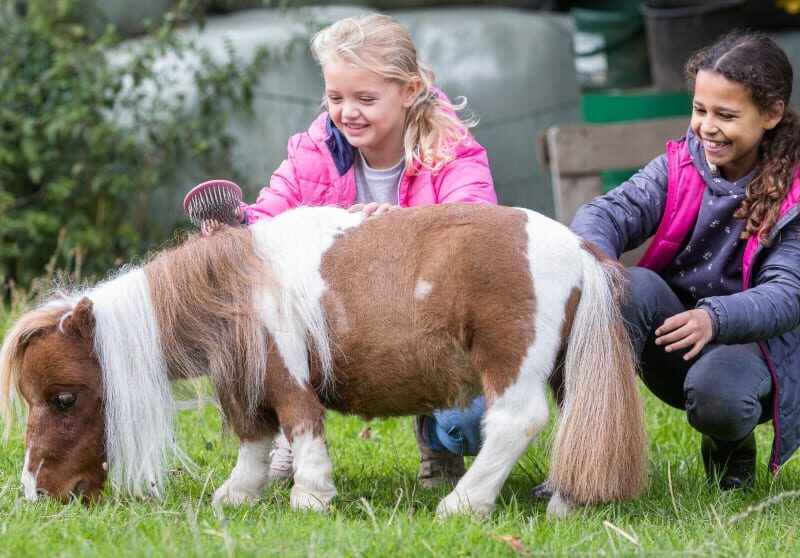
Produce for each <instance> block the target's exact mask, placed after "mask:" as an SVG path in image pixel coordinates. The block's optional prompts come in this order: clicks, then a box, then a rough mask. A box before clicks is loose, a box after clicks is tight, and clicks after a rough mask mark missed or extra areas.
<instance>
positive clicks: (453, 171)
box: [436, 138, 497, 204]
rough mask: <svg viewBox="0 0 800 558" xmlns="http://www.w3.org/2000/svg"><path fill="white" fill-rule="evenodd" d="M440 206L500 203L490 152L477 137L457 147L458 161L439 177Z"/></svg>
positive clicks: (438, 193) (452, 162)
mask: <svg viewBox="0 0 800 558" xmlns="http://www.w3.org/2000/svg"><path fill="white" fill-rule="evenodd" d="M436 182H438V184H439V187H438V192H437V197H438V202H439V203H487V204H497V194H496V193H495V190H494V181H493V180H492V173H491V171H490V170H489V159H488V158H487V156H486V150H485V149H484V148H483V146H482V145H481V144H479V143H478V142H477V141H476V140H475V139H474V138H471V139H470V141H469V142H468V143H467V144H461V145H459V146H458V147H457V148H456V158H455V159H454V160H453V161H451V162H450V163H449V164H448V165H447V167H445V169H444V170H443V171H442V172H441V173H440V174H439V176H438V177H437V180H436Z"/></svg>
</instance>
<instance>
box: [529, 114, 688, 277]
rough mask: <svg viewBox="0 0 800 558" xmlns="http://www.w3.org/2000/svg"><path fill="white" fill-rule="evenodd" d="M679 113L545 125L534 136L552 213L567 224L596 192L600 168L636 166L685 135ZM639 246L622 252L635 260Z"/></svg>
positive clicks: (629, 261)
mask: <svg viewBox="0 0 800 558" xmlns="http://www.w3.org/2000/svg"><path fill="white" fill-rule="evenodd" d="M688 124H689V123H688V119H687V118H686V117H685V116H680V117H671V118H658V119H649V120H639V121H636V122H624V123H616V124H580V125H569V126H551V127H550V128H548V129H547V130H546V131H545V132H544V133H543V134H542V136H541V137H540V141H539V160H540V162H541V164H542V166H543V167H545V168H547V169H549V170H550V176H551V178H552V182H553V201H554V204H555V217H556V219H557V220H558V221H560V222H562V223H564V224H567V225H569V223H570V222H571V221H572V218H573V217H574V216H575V213H576V212H577V211H578V208H580V206H582V205H583V204H585V203H586V202H588V201H591V200H592V199H593V198H595V197H597V196H599V195H600V194H601V191H600V185H601V183H600V173H601V172H603V171H610V170H617V169H627V168H642V167H644V166H645V165H646V164H647V163H649V162H650V161H651V160H652V159H653V158H654V157H656V156H658V155H659V154H661V153H664V152H665V145H666V143H667V141H668V140H669V139H672V138H679V137H681V136H682V135H684V134H685V133H686V128H687V127H688ZM644 248H645V246H642V247H640V248H639V249H637V250H633V251H631V252H629V253H627V254H625V255H624V256H623V258H622V261H623V262H625V263H627V264H632V263H634V262H635V261H638V258H639V256H640V255H641V254H642V253H643V251H644Z"/></svg>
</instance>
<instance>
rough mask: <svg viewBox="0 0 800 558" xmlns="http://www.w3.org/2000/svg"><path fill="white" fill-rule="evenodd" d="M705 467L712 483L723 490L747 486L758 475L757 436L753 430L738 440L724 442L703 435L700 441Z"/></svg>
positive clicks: (707, 476)
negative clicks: (716, 483)
mask: <svg viewBox="0 0 800 558" xmlns="http://www.w3.org/2000/svg"><path fill="white" fill-rule="evenodd" d="M700 454H701V455H702V456H703V467H704V468H705V471H706V478H707V479H708V481H709V482H710V483H713V482H718V483H719V487H720V489H722V490H736V489H739V488H746V487H747V486H749V485H750V484H752V483H753V480H754V479H755V476H756V436H755V434H754V433H753V432H751V433H750V434H749V435H748V436H746V437H745V438H744V439H742V440H740V441H738V442H722V441H720V440H715V439H714V438H712V437H711V436H705V435H704V436H703V439H702V442H701V443H700Z"/></svg>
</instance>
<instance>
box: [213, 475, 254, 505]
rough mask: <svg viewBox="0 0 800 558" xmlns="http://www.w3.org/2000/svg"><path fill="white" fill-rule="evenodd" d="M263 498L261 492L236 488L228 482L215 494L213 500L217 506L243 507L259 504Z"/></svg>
mask: <svg viewBox="0 0 800 558" xmlns="http://www.w3.org/2000/svg"><path fill="white" fill-rule="evenodd" d="M260 497H261V493H260V491H255V490H248V489H247V488H246V487H241V486H238V487H237V486H234V485H233V484H232V483H229V482H228V481H226V482H225V483H224V484H223V485H222V486H220V487H219V488H218V489H217V490H216V491H215V492H214V498H213V499H212V500H211V503H212V505H215V506H241V505H244V504H252V503H254V502H257V501H258V499H259V498H260Z"/></svg>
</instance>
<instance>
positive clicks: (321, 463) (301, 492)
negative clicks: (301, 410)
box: [290, 430, 336, 511]
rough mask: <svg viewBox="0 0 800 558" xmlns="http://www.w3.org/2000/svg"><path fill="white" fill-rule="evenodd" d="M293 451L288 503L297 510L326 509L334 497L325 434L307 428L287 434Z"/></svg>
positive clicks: (331, 467)
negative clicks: (292, 481)
mask: <svg viewBox="0 0 800 558" xmlns="http://www.w3.org/2000/svg"><path fill="white" fill-rule="evenodd" d="M290 441H291V443H292V453H294V486H292V493H291V497H290V503H291V506H292V508H294V509H297V510H314V511H326V510H328V509H329V508H330V502H331V500H332V499H333V497H334V496H336V486H335V485H334V484H333V464H332V463H331V458H330V456H329V455H328V447H327V445H326V443H325V436H324V435H323V434H322V433H315V432H314V430H307V431H304V432H301V433H299V434H298V433H296V431H294V432H293V433H292V434H291V435H290Z"/></svg>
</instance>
